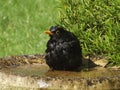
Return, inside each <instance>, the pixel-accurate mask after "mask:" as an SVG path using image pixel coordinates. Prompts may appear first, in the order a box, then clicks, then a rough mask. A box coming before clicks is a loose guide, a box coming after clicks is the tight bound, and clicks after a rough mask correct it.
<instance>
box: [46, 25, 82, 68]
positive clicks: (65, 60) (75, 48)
mask: <svg viewBox="0 0 120 90" xmlns="http://www.w3.org/2000/svg"><path fill="white" fill-rule="evenodd" d="M50 31H51V32H52V33H54V34H53V35H50V39H49V41H48V43H47V49H46V55H45V59H46V63H47V64H48V65H49V66H50V68H53V69H56V70H76V69H77V68H79V67H80V66H81V65H82V48H81V46H80V42H79V40H78V39H77V38H76V36H75V35H74V34H73V33H71V32H69V31H66V30H65V29H64V28H63V27H60V26H54V27H53V26H52V27H51V28H50ZM56 32H59V33H56Z"/></svg>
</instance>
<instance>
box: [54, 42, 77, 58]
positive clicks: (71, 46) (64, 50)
mask: <svg viewBox="0 0 120 90" xmlns="http://www.w3.org/2000/svg"><path fill="white" fill-rule="evenodd" d="M77 45H78V42H76V41H69V42H62V43H59V44H58V45H57V46H56V47H55V50H56V51H55V52H56V53H60V52H61V53H60V54H61V55H63V56H64V57H66V58H70V56H71V55H72V54H73V53H74V50H76V48H77V47H78V46H77Z"/></svg>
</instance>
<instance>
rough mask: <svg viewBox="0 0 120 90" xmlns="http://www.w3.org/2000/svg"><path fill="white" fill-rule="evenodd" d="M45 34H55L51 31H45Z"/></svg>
mask: <svg viewBox="0 0 120 90" xmlns="http://www.w3.org/2000/svg"><path fill="white" fill-rule="evenodd" d="M45 33H46V34H48V35H53V33H52V32H51V31H50V30H47V31H45Z"/></svg>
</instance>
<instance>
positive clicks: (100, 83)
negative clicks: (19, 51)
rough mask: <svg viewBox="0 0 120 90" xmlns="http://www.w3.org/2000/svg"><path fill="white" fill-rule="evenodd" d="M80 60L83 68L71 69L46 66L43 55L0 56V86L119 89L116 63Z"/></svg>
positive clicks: (2, 89) (11, 89)
mask: <svg viewBox="0 0 120 90" xmlns="http://www.w3.org/2000/svg"><path fill="white" fill-rule="evenodd" d="M83 61H84V65H85V68H83V69H82V70H81V71H79V72H72V71H57V70H50V69H49V67H48V65H47V64H46V63H45V60H44V55H21V56H10V57H4V58H0V90H41V89H42V90H44V89H45V90H51V89H52V90H56V89H57V90H64V89H67V90H74V89H75V90H106V89H107V90H113V89H117V90H118V89H120V68H119V67H117V68H116V67H107V60H103V59H101V60H93V61H90V60H88V59H84V60H83ZM103 61H104V62H103Z"/></svg>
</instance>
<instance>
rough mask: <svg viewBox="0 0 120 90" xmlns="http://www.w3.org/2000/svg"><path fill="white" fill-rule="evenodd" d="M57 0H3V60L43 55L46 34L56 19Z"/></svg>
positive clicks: (0, 53)
mask: <svg viewBox="0 0 120 90" xmlns="http://www.w3.org/2000/svg"><path fill="white" fill-rule="evenodd" d="M56 5H57V3H56V2H55V0H0V57H2V56H9V55H20V54H36V53H38V54H39V53H44V51H45V47H46V42H47V39H48V36H47V35H45V34H44V30H46V29H48V28H49V27H50V26H51V25H54V24H55V22H56V19H57V10H56Z"/></svg>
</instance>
